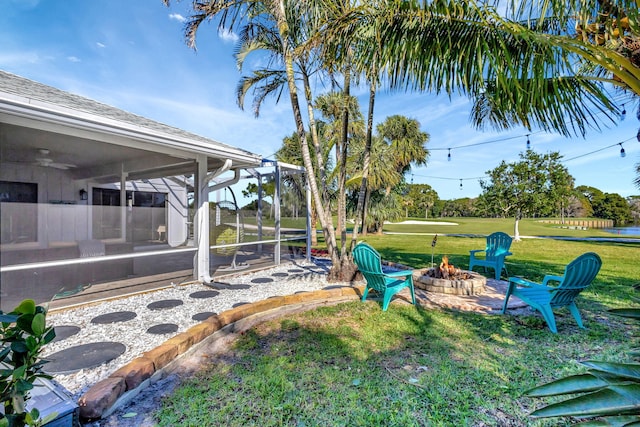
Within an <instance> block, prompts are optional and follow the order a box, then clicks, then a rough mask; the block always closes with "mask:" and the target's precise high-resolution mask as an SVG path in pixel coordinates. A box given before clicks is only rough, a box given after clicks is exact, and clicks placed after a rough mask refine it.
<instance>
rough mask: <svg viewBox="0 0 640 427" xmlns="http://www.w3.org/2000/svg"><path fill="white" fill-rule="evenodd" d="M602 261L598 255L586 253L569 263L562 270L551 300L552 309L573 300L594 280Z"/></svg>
mask: <svg viewBox="0 0 640 427" xmlns="http://www.w3.org/2000/svg"><path fill="white" fill-rule="evenodd" d="M601 266H602V260H601V259H600V257H599V256H598V254H596V253H594V252H587V253H584V254H582V255H580V256H579V257H578V258H576V259H574V260H573V261H571V262H570V263H569V264H568V265H567V266H566V267H565V269H564V276H563V278H562V281H561V282H560V284H559V285H558V287H557V288H556V289H557V290H555V291H554V294H553V297H552V298H551V306H552V307H563V306H565V305H567V304H570V303H571V302H573V300H574V299H575V298H576V297H577V296H578V294H579V293H580V292H582V291H583V290H584V289H585V288H586V287H587V286H589V284H591V282H592V281H593V279H595V277H596V275H597V274H598V272H599V271H600V267H601Z"/></svg>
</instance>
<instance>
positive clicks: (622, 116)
mask: <svg viewBox="0 0 640 427" xmlns="http://www.w3.org/2000/svg"><path fill="white" fill-rule="evenodd" d="M626 118H627V109H626V108H624V104H622V112H621V113H620V120H622V121H624V119H626Z"/></svg>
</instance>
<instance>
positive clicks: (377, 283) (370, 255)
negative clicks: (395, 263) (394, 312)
mask: <svg viewBox="0 0 640 427" xmlns="http://www.w3.org/2000/svg"><path fill="white" fill-rule="evenodd" d="M353 260H354V261H355V263H356V265H357V266H358V269H359V270H360V272H361V273H362V275H363V276H364V278H365V280H366V282H367V284H366V285H365V287H364V293H363V294H362V301H363V302H364V301H365V300H366V299H367V295H368V294H369V290H371V289H373V290H375V291H376V292H378V293H379V294H380V295H382V311H387V307H389V302H390V301H391V298H392V297H393V296H394V295H395V294H397V293H398V292H400V291H401V290H403V289H404V288H409V290H410V291H411V302H412V303H413V305H415V304H416V296H415V293H414V290H413V271H412V270H403V271H394V272H386V273H385V272H383V271H382V263H381V258H380V254H379V253H378V252H377V251H376V250H375V249H373V248H372V247H371V246H369V245H368V244H366V243H364V242H362V243H358V244H357V245H356V247H355V248H354V249H353Z"/></svg>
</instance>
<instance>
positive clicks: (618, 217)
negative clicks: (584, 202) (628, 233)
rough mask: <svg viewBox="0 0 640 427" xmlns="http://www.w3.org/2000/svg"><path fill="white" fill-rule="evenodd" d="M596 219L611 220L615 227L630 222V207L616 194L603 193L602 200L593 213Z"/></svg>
mask: <svg viewBox="0 0 640 427" xmlns="http://www.w3.org/2000/svg"><path fill="white" fill-rule="evenodd" d="M595 214H596V215H597V217H598V218H606V219H611V220H613V223H614V225H615V226H616V227H621V226H624V225H627V224H628V223H630V222H631V218H632V217H631V207H630V206H629V203H628V202H627V201H626V200H625V198H624V197H622V196H621V195H619V194H617V193H605V194H604V200H603V202H602V204H601V205H600V207H599V210H598V211H597V212H596V213H595Z"/></svg>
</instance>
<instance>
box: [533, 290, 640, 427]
mask: <svg viewBox="0 0 640 427" xmlns="http://www.w3.org/2000/svg"><path fill="white" fill-rule="evenodd" d="M634 288H635V289H636V290H638V289H639V288H640V284H636V285H635V286H634ZM634 300H635V301H640V299H638V298H634ZM609 312H610V313H612V314H615V315H617V316H622V317H627V318H631V319H636V320H640V308H621V309H612V310H609ZM630 355H631V356H632V357H635V358H637V357H638V356H640V347H635V348H634V349H632V350H631V352H630ZM581 364H582V365H584V366H586V367H587V368H588V370H587V372H586V373H584V374H579V375H571V376H568V377H565V378H561V379H559V380H556V381H552V382H550V383H548V384H544V385H541V386H538V387H535V388H533V389H531V390H529V391H528V392H527V393H526V395H527V396H530V397H545V396H558V395H566V394H577V395H578V396H576V397H573V398H570V399H567V400H563V401H560V402H558V403H553V404H550V405H547V406H545V407H542V408H540V409H537V410H535V411H533V412H532V413H531V416H533V417H567V416H573V417H580V418H587V417H589V418H593V417H599V418H597V419H590V420H588V421H585V422H582V423H580V425H583V426H584V425H590V426H631V425H640V363H611V362H598V361H586V362H582V363H581Z"/></svg>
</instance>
